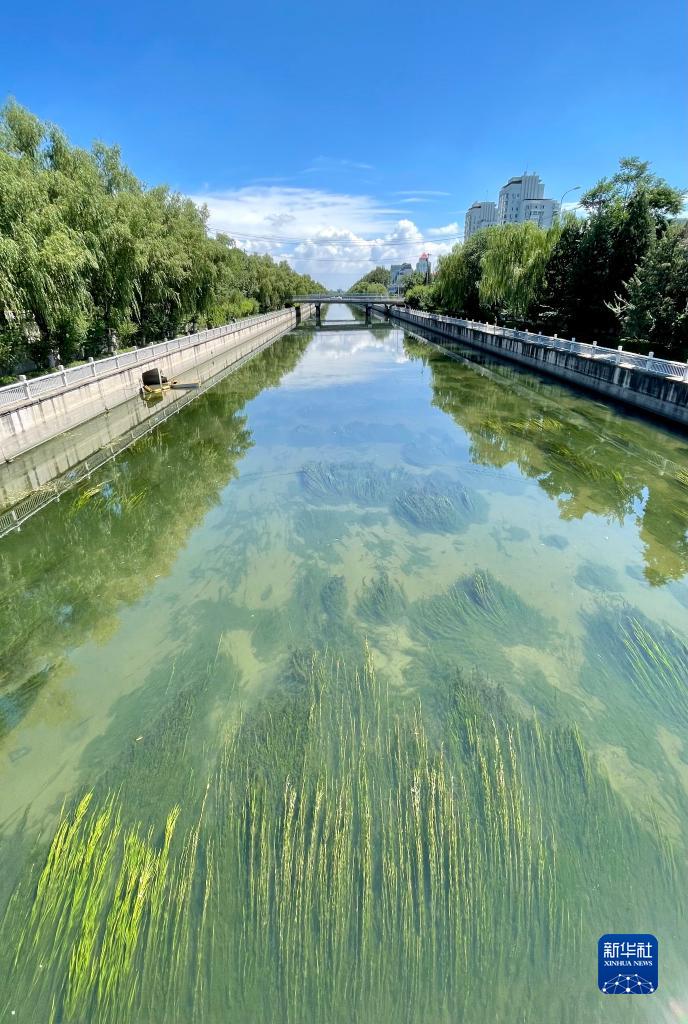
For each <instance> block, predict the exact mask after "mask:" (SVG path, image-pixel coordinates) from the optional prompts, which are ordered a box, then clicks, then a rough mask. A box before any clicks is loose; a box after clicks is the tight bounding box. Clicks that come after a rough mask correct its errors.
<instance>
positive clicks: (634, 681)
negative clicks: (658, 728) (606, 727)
mask: <svg viewBox="0 0 688 1024" xmlns="http://www.w3.org/2000/svg"><path fill="white" fill-rule="evenodd" d="M584 621H585V624H586V627H587V635H588V644H587V646H588V658H589V664H590V667H591V669H592V673H594V677H595V678H596V680H599V678H600V676H601V677H602V678H603V679H605V680H607V681H608V685H607V686H605V687H602V690H603V692H606V693H610V694H611V695H612V696H613V699H614V701H615V703H617V702H620V703H621V704H625V701H626V699H627V697H626V694H624V691H626V692H627V691H628V688H629V686H630V687H631V689H632V691H633V693H634V696H635V698H636V701H637V702H638V703H639V704H640V706H642V705H649V706H651V707H652V708H653V709H654V710H655V711H656V712H657V713H658V714H659V716H660V717H661V718H662V719H663V721H664V722H665V723H666V724H667V725H669V726H673V727H679V728H680V729H686V728H688V644H687V643H686V640H685V639H684V638H683V637H681V636H679V634H678V633H676V632H675V631H674V630H673V629H671V628H670V627H669V626H663V625H661V624H659V623H657V622H652V621H651V620H650V619H648V618H647V617H646V616H645V615H643V614H642V612H640V611H639V610H638V609H637V608H633V607H632V606H630V605H626V604H620V605H610V606H606V607H605V606H601V607H599V608H597V609H595V611H594V612H592V613H590V614H587V615H586V616H584ZM595 688H596V689H597V687H595ZM622 694H624V696H622Z"/></svg>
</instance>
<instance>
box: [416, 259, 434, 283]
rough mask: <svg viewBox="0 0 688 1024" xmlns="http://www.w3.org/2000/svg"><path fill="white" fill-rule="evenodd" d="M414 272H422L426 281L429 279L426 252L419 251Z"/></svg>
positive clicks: (428, 260) (428, 264) (428, 263)
mask: <svg viewBox="0 0 688 1024" xmlns="http://www.w3.org/2000/svg"><path fill="white" fill-rule="evenodd" d="M416 273H417V274H422V275H423V277H424V278H425V280H426V281H429V280H430V273H431V269H430V257H429V255H428V254H427V253H426V252H424V253H421V255H420V259H419V260H418V262H417V263H416Z"/></svg>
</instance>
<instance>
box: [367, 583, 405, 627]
mask: <svg viewBox="0 0 688 1024" xmlns="http://www.w3.org/2000/svg"><path fill="white" fill-rule="evenodd" d="M407 604H408V601H407V598H406V594H405V593H404V589H403V587H401V586H400V585H399V584H398V583H397V582H396V581H394V580H391V579H390V578H389V575H388V573H386V572H385V571H384V570H383V571H382V572H380V573H378V575H377V576H375V577H374V578H373V579H372V580H371V581H370V582H369V583H368V582H366V581H365V580H364V582H363V590H362V593H361V596H360V597H359V599H358V603H357V605H356V611H357V613H358V615H359V616H360V617H361V618H362V619H364V620H365V621H367V622H370V623H372V624H375V625H386V624H387V623H389V622H395V621H397V620H398V619H399V618H400V616H401V615H403V613H404V612H405V610H406V607H407Z"/></svg>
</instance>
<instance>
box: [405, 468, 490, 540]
mask: <svg viewBox="0 0 688 1024" xmlns="http://www.w3.org/2000/svg"><path fill="white" fill-rule="evenodd" d="M392 508H393V511H394V514H395V516H396V517H397V518H398V519H400V520H401V521H402V522H405V523H407V524H410V525H411V526H414V527H416V528H418V529H420V530H428V531H430V532H435V533H450V532H455V531H458V530H462V529H465V528H466V527H467V526H468V525H469V524H470V523H479V522H484V521H485V520H486V518H487V503H486V501H485V499H484V498H483V497H482V495H480V494H477V493H476V492H475V491H472V490H469V489H468V488H466V487H462V486H461V485H460V484H456V483H455V482H454V481H452V480H448V479H446V478H443V477H441V476H439V475H434V476H431V477H428V479H427V482H425V483H423V484H421V485H420V486H414V487H408V488H405V489H404V490H403V491H401V493H400V494H399V495H397V497H396V499H395V501H394V504H393V506H392Z"/></svg>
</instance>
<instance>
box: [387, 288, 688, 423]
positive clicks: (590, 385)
mask: <svg viewBox="0 0 688 1024" xmlns="http://www.w3.org/2000/svg"><path fill="white" fill-rule="evenodd" d="M376 309H377V311H378V312H379V313H381V314H384V309H382V308H381V307H379V308H378V307H376ZM390 316H391V317H392V318H393V319H394V320H400V321H402V322H404V323H408V324H409V325H411V326H417V327H419V328H422V329H423V330H424V331H429V332H430V333H431V334H432V335H434V336H437V338H438V340H439V339H451V340H452V341H454V342H460V343H461V344H467V345H471V346H473V347H474V348H477V349H480V350H481V351H483V352H490V353H492V354H493V355H496V356H501V357H503V358H505V359H509V360H511V361H512V362H515V363H518V364H519V365H520V366H525V367H527V368H528V369H531V370H537V371H538V372H540V373H544V374H548V375H550V376H552V377H556V378H557V379H558V380H561V381H565V382H566V383H568V384H573V385H574V386H576V387H579V388H584V389H585V390H588V391H593V392H595V393H596V394H598V395H603V396H605V397H606V398H610V399H613V400H614V401H617V402H622V403H624V404H625V405H629V406H632V407H633V408H635V409H639V410H642V411H643V412H645V413H649V414H650V415H653V416H658V417H661V418H662V419H665V420H669V421H671V422H672V423H677V424H680V425H681V426H683V427H688V381H687V380H681V379H679V378H678V376H662V375H660V374H658V373H650V372H647V371H646V370H643V369H641V368H639V367H637V366H632V365H628V364H626V365H624V353H623V352H619V353H618V354H617V353H613V354H612V355H607V356H605V355H603V354H602V353H601V351H600V350H599V349H598V348H596V347H595V346H593V345H581V344H578V345H577V346H576V347H577V349H579V351H576V352H567V351H563V350H562V348H561V344H562V343H561V341H560V340H559V339H555V338H547V337H545V336H543V335H531V336H529V337H528V336H526V335H525V332H516V331H510V330H508V329H500V328H493V327H492V325H481V324H476V323H471V322H470V321H466V320H458V319H454V318H452V317H434V316H433V315H432V314H426V313H425V314H424V313H418V312H414V311H411V310H402V309H394V308H392V309H391V310H390ZM517 335H519V336H517ZM603 351H604V350H603ZM606 351H609V350H606ZM628 357H629V358H631V355H630V353H629V354H628Z"/></svg>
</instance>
